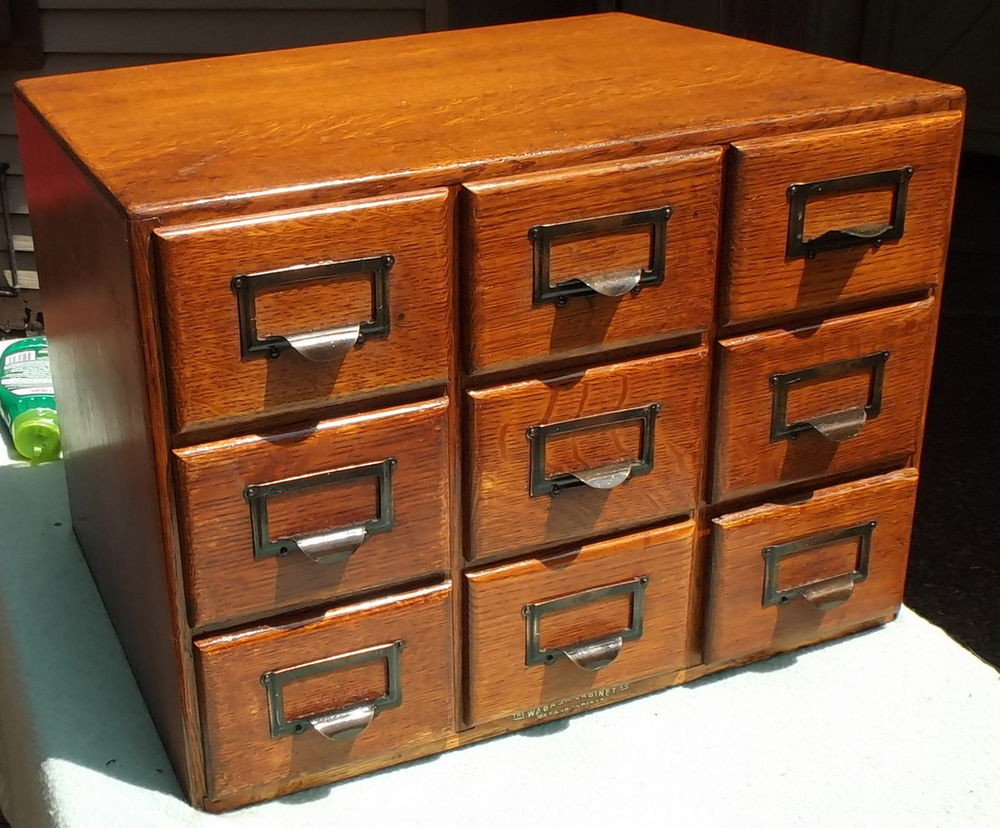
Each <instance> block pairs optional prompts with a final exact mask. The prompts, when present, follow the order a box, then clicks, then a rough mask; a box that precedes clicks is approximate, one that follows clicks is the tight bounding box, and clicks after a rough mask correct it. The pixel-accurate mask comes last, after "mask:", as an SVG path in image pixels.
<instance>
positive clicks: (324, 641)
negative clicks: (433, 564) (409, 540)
mask: <svg viewBox="0 0 1000 828" xmlns="http://www.w3.org/2000/svg"><path fill="white" fill-rule="evenodd" d="M450 604H451V588H450V584H449V583H444V584H441V585H439V586H433V587H425V588H423V589H420V590H414V591H412V592H408V593H404V594H402V595H394V596H390V597H387V598H381V599H378V600H375V601H369V602H366V603H362V604H355V605H351V606H347V607H343V608H340V609H336V610H329V611H328V612H326V613H324V614H321V615H317V616H313V617H309V618H306V619H304V620H300V621H298V622H296V623H294V624H286V625H283V626H272V625H265V626H261V627H258V628H251V629H248V630H243V631H237V632H234V633H229V634H224V635H219V636H214V637H210V638H202V639H198V640H196V641H195V648H196V654H197V662H198V669H199V675H200V679H201V685H202V693H203V696H204V711H205V728H206V734H207V762H208V771H209V792H210V796H213V797H225V796H232V795H234V794H237V793H239V792H241V791H245V790H247V789H250V788H253V787H254V786H256V785H259V784H260V783H261V781H264V780H270V781H271V782H272V784H273V783H274V782H278V781H284V782H286V783H287V782H289V781H295V780H297V779H299V778H300V777H301V776H304V775H306V774H314V775H315V774H331V775H332V774H334V773H335V772H336V771H337V770H338V769H342V768H343V767H344V766H345V765H348V764H351V763H354V762H359V761H366V760H370V759H372V758H373V757H377V756H384V755H387V754H393V753H395V752H396V751H399V750H401V749H404V748H405V747H406V746H407V745H411V744H414V743H418V742H424V741H430V740H433V739H439V738H441V737H443V736H445V735H446V734H448V733H449V732H453V716H454V704H455V701H454V697H453V695H452V691H451V689H452V669H453V664H452V658H451V625H450V623H449V621H450V613H451V606H450ZM396 640H402V641H403V642H404V649H403V651H402V654H401V656H400V658H401V664H400V679H401V684H402V692H403V701H402V704H401V705H400V706H399V707H395V708H389V709H386V710H382V711H380V712H378V713H377V714H376V716H375V719H374V720H373V721H372V723H371V724H370V725H369V726H368V727H367V728H365V730H364V731H362V732H361V733H360V734H359V735H358V736H357V737H355V738H353V739H347V740H342V741H329V740H327V739H324V738H323V737H322V736H320V735H319V734H318V733H315V732H313V731H311V730H309V731H307V732H305V733H302V734H301V735H297V736H294V735H293V736H281V737H278V738H272V737H271V734H270V727H269V717H268V702H267V693H266V691H265V688H264V687H263V685H262V684H261V676H262V675H263V674H264V673H266V672H269V671H272V670H276V669H283V668H287V667H295V666H298V665H300V664H307V663H309V662H313V661H318V660H320V659H324V658H330V657H333V656H337V655H342V654H346V653H351V652H354V651H357V650H361V649H365V648H368V647H375V646H379V645H382V644H386V643H391V642H394V641H396ZM341 682H343V683H344V686H343V687H341V686H340V683H341ZM310 684H311V688H309V689H308V690H307V691H306V692H299V693H298V695H296V694H295V693H294V691H293V696H292V702H293V704H296V705H298V710H299V711H300V712H303V713H305V712H308V713H309V714H310V715H317V714H319V713H322V712H326V711H330V710H335V709H337V708H338V707H341V706H344V705H347V704H350V703H351V702H352V701H357V700H358V699H359V698H360V697H364V696H365V694H367V693H372V692H377V693H378V694H379V695H380V694H381V693H382V692H384V691H385V687H384V686H383V687H381V688H376V687H375V686H374V685H375V684H376V681H375V679H374V678H373V676H372V674H371V673H370V672H369V671H363V670H360V671H350V672H347V673H343V674H341V675H338V674H337V672H333V673H329V674H328V680H327V681H325V682H319V683H316V682H310ZM388 761H390V762H391V761H392V760H391V759H390V760H388Z"/></svg>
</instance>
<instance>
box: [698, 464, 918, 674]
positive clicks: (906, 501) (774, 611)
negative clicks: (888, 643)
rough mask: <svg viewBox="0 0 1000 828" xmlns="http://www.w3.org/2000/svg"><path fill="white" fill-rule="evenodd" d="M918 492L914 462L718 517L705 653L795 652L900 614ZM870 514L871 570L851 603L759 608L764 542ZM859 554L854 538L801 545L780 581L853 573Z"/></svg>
mask: <svg viewBox="0 0 1000 828" xmlns="http://www.w3.org/2000/svg"><path fill="white" fill-rule="evenodd" d="M916 492H917V473H916V471H915V470H913V469H906V470H903V471H899V472H893V473H891V474H887V475H883V476H881V477H873V478H868V479H866V480H860V481H858V482H856V483H848V484H845V485H843V486H836V487H834V488H830V489H821V490H819V491H816V492H814V493H812V494H811V495H810V496H804V497H801V498H797V499H795V500H793V501H792V502H789V503H784V504H773V503H765V504H763V505H761V506H757V507H754V508H751V509H748V510H746V511H742V512H736V513H734V514H730V515H725V516H723V517H720V518H716V519H715V520H714V521H713V551H712V575H711V590H710V605H709V611H708V622H707V630H706V637H705V655H706V659H707V660H709V661H726V660H728V659H733V658H738V657H740V656H747V655H750V654H752V653H756V652H761V651H766V650H772V649H787V648H789V647H794V646H797V645H799V644H800V643H801V642H803V641H804V640H810V639H815V638H816V637H818V636H821V635H822V636H832V635H835V634H836V633H837V632H838V631H839V630H841V629H845V628H849V627H856V626H857V625H858V624H859V623H862V622H864V621H866V620H868V619H872V618H878V617H881V616H884V615H887V614H889V613H893V612H896V611H897V610H898V609H899V604H900V602H901V601H902V599H903V582H904V580H905V578H906V559H907V555H908V552H909V548H910V526H911V524H912V522H913V507H914V502H915V499H916ZM868 521H875V522H876V523H877V525H876V526H875V528H874V530H873V531H872V535H871V558H870V564H869V569H868V577H867V578H866V579H865V580H863V581H859V582H857V583H855V585H854V589H853V592H852V594H851V596H850V597H849V598H848V599H847V601H846V602H845V603H843V604H842V605H840V606H839V607H836V608H834V609H828V610H822V609H819V608H817V607H814V606H812V605H810V604H809V603H808V602H807V601H806V600H805V599H803V598H795V599H793V600H791V601H790V602H789V603H787V604H783V605H775V606H768V607H764V606H762V605H761V603H762V601H761V596H762V593H763V588H764V558H763V555H762V552H763V550H764V548H765V547H768V546H772V545H775V544H781V543H786V542H788V541H794V540H798V539H801V538H807V537H810V536H812V535H818V534H821V533H824V532H830V531H834V530H839V529H846V528H849V527H852V526H856V525H859V524H862V523H867V522H868ZM847 547H849V548H847ZM857 552H858V543H857V540H856V539H855V540H854V541H853V542H852V543H850V544H846V543H841V544H839V545H832V544H828V545H826V546H823V547H819V548H815V549H811V550H807V551H803V552H799V553H797V554H795V555H794V556H791V557H790V558H788V559H786V560H785V561H784V562H783V563H782V566H781V577H782V579H783V580H782V582H781V584H780V586H781V588H782V589H784V588H786V587H794V586H798V585H800V584H806V583H810V582H813V581H817V580H820V579H823V578H827V577H832V576H835V575H839V574H842V573H845V572H850V571H851V569H853V568H854V562H855V560H856V555H857Z"/></svg>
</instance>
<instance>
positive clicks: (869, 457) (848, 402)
mask: <svg viewBox="0 0 1000 828" xmlns="http://www.w3.org/2000/svg"><path fill="white" fill-rule="evenodd" d="M934 310H935V309H934V300H933V299H926V300H924V301H922V302H914V303H911V304H908V305H901V306H898V307H893V308H886V309H884V310H878V311H872V312H870V313H862V314H855V315H851V316H844V317H841V318H838V319H830V320H828V321H826V322H824V323H822V324H820V325H812V326H809V327H804V328H799V329H796V330H791V331H769V332H767V333H761V334H751V335H747V336H742V337H736V338H734V339H727V340H722V341H721V342H720V343H719V364H720V368H719V371H720V375H719V378H720V389H719V415H718V423H717V431H716V441H715V457H714V466H715V476H714V484H713V491H714V498H715V499H716V500H723V499H731V498H735V497H739V496H744V495H749V494H752V493H754V492H759V491H761V490H764V489H767V488H770V487H773V486H776V485H787V484H790V483H796V482H802V481H805V480H809V479H813V478H819V477H822V476H825V475H832V474H838V473H843V472H848V471H861V470H862V469H864V468H865V467H873V466H875V465H877V464H879V463H884V462H886V461H888V460H891V459H900V460H902V459H904V458H907V457H911V456H912V455H913V453H914V452H915V451H916V449H917V445H918V443H919V440H920V417H921V412H922V411H923V405H924V399H925V395H926V393H927V374H926V365H927V360H928V359H929V349H930V347H931V344H932V336H933V324H932V322H933V314H934ZM883 350H887V351H889V352H890V355H889V359H888V361H887V362H886V365H885V382H884V390H883V399H882V411H881V414H880V415H879V416H878V417H877V418H874V419H871V420H869V421H868V422H867V423H866V424H865V425H864V427H863V428H862V430H861V433H860V434H858V435H857V436H856V437H853V438H851V439H849V440H847V441H845V442H842V443H833V442H831V441H829V440H827V439H825V438H823V437H821V436H820V435H819V434H817V433H815V432H811V431H809V432H804V433H802V434H800V435H799V437H798V439H796V440H777V441H775V442H771V440H770V434H771V411H772V406H773V402H774V394H773V391H772V388H771V385H770V382H769V378H770V376H771V374H773V373H776V372H782V373H783V372H789V371H798V370H800V369H805V368H811V367H814V366H819V365H825V364H826V363H830V362H839V361H841V360H848V359H854V358H857V357H862V356H866V355H868V354H872V353H875V352H878V351H883ZM867 399H868V398H867V395H866V394H865V393H864V390H863V389H862V388H860V387H859V385H858V383H857V381H856V380H854V379H853V378H852V377H850V376H846V377H844V378H843V381H841V380H839V379H831V380H827V381H823V382H819V383H815V384H808V385H804V386H803V387H801V388H798V389H796V390H794V391H792V392H791V393H790V394H789V400H790V408H789V410H790V411H792V410H793V409H792V407H791V406H792V405H794V406H795V408H794V410H795V411H797V412H800V413H806V412H808V413H813V414H818V413H834V412H837V411H843V410H846V409H850V408H853V407H855V406H858V405H864V404H865V403H866V402H867Z"/></svg>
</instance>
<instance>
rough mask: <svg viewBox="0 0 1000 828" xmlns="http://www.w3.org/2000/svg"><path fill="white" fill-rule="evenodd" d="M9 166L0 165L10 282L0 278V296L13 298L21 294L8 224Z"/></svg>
mask: <svg viewBox="0 0 1000 828" xmlns="http://www.w3.org/2000/svg"><path fill="white" fill-rule="evenodd" d="M9 169H10V164H8V163H6V162H2V163H0V211H2V213H3V235H4V241H5V242H6V244H7V260H8V262H10V267H9V270H10V281H9V282H8V281H7V279H6V277H5V276H0V296H6V297H8V298H9V297H13V296H17V295H18V294H19V293H20V292H21V286H20V283H19V279H18V275H17V253H16V252H15V250H14V231H13V230H12V229H11V223H10V196H9V195H8V193H7V170H9Z"/></svg>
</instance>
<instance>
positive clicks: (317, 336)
mask: <svg viewBox="0 0 1000 828" xmlns="http://www.w3.org/2000/svg"><path fill="white" fill-rule="evenodd" d="M282 338H283V339H284V340H285V341H286V342H287V343H288V347H289V348H291V349H292V350H293V351H295V352H296V353H297V354H298V355H299V356H301V357H305V358H306V359H308V360H309V361H310V362H334V361H335V360H338V359H342V358H343V357H344V355H346V354H347V352H348V351H350V350H351V349H353V348H354V346H355V345H357V344H358V340H359V339H360V338H361V324H360V323H359V324H357V325H349V326H348V327H346V328H336V329H335V330H332V331H313V332H312V333H303V334H285V335H284V336H283V337H282Z"/></svg>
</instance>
